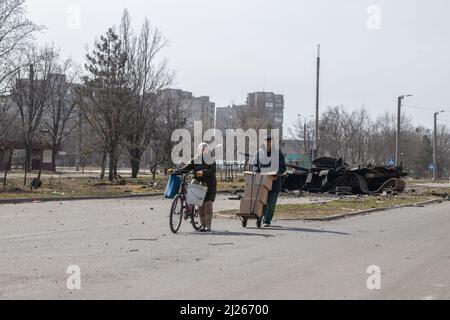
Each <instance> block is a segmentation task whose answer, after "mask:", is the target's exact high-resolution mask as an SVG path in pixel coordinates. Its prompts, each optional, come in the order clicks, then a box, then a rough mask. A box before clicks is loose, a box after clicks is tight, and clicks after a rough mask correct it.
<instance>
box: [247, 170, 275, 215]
mask: <svg viewBox="0 0 450 320" xmlns="http://www.w3.org/2000/svg"><path fill="white" fill-rule="evenodd" d="M244 175H245V194H244V198H243V199H242V200H241V207H240V215H241V216H252V215H256V216H258V217H259V218H261V217H262V216H263V215H264V206H265V205H266V204H267V198H268V195H269V192H270V191H272V184H273V181H274V179H276V176H274V175H273V174H260V173H252V172H245V173H244Z"/></svg>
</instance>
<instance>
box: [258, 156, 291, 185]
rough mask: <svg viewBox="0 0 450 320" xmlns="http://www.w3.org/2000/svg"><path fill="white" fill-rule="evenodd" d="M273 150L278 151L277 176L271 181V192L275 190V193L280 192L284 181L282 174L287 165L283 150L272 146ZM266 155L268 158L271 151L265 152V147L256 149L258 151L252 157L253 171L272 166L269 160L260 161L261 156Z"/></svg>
mask: <svg viewBox="0 0 450 320" xmlns="http://www.w3.org/2000/svg"><path fill="white" fill-rule="evenodd" d="M273 150H274V151H275V152H278V154H279V167H278V172H277V175H278V178H277V179H276V180H275V181H274V182H273V185H272V192H276V193H280V192H281V190H282V187H283V182H284V176H283V175H284V174H285V173H286V171H287V167H286V159H285V157H284V154H283V152H281V150H279V149H276V148H275V147H273ZM265 155H267V157H268V158H270V157H271V156H272V154H271V152H267V151H266V150H265V149H263V148H261V149H260V150H258V152H257V153H256V154H255V157H254V159H253V172H258V173H259V172H261V171H262V169H263V168H270V167H271V166H272V163H271V162H270V161H269V162H268V163H266V164H264V163H265V162H267V161H264V163H262V161H261V157H262V156H265Z"/></svg>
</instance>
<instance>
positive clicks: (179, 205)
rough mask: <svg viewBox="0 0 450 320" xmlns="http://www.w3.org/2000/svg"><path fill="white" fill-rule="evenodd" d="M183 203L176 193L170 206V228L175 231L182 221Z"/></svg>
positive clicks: (178, 228)
mask: <svg viewBox="0 0 450 320" xmlns="http://www.w3.org/2000/svg"><path fill="white" fill-rule="evenodd" d="M183 213H184V205H183V200H182V199H181V197H180V195H177V196H176V197H175V199H174V200H173V204H172V208H171V209H170V219H169V220H170V230H171V231H172V232H173V233H177V232H178V231H179V230H180V227H181V222H183Z"/></svg>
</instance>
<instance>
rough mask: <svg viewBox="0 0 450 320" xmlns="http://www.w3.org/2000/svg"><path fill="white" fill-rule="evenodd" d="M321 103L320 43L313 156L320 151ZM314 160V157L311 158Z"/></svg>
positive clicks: (318, 49) (318, 47) (318, 48)
mask: <svg viewBox="0 0 450 320" xmlns="http://www.w3.org/2000/svg"><path fill="white" fill-rule="evenodd" d="M319 104H320V44H319V45H318V46H317V77H316V142H315V147H314V154H313V158H315V157H317V155H318V153H319V112H320V110H319ZM311 160H314V159H311Z"/></svg>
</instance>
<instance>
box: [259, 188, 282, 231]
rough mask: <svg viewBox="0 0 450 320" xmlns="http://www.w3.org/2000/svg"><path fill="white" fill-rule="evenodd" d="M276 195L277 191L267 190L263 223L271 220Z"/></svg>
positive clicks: (273, 213) (276, 198) (268, 222)
mask: <svg viewBox="0 0 450 320" xmlns="http://www.w3.org/2000/svg"><path fill="white" fill-rule="evenodd" d="M278 195H279V193H278V192H269V196H268V198H267V205H266V209H265V211H264V221H263V222H264V223H267V224H270V223H271V222H272V219H273V216H274V215H275V210H276V208H277V201H278Z"/></svg>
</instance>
